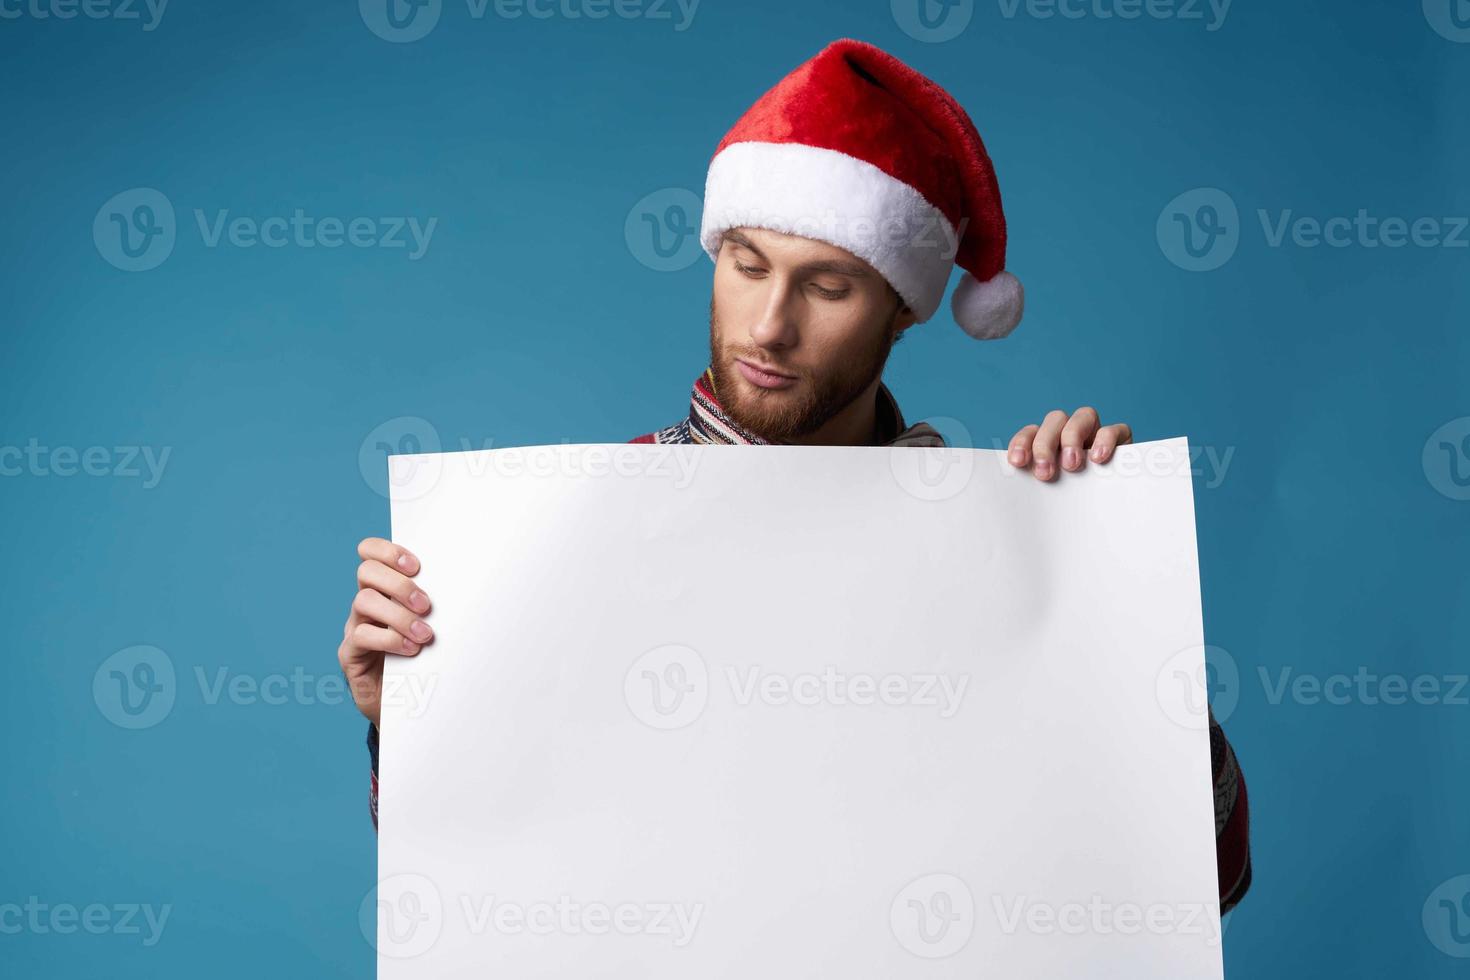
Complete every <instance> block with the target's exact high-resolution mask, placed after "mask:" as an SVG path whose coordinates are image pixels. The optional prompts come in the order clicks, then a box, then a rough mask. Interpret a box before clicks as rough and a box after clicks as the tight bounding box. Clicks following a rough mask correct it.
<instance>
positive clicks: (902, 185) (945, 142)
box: [700, 39, 1024, 340]
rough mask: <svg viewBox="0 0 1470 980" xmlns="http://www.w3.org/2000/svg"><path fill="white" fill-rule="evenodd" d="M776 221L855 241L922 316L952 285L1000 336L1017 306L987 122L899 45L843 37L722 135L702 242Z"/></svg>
mask: <svg viewBox="0 0 1470 980" xmlns="http://www.w3.org/2000/svg"><path fill="white" fill-rule="evenodd" d="M742 227H744V228H769V229H771V230H773V231H779V232H784V233H786V234H791V235H800V236H802V237H804V238H813V239H817V240H819V241H825V242H828V243H830V244H833V245H836V246H838V247H839V248H843V249H846V250H847V251H849V252H851V253H852V254H854V255H856V256H858V257H859V258H861V259H863V260H864V261H866V262H867V263H868V264H869V265H871V266H873V267H874V268H875V269H877V270H878V271H879V272H880V273H882V274H883V276H884V277H885V278H886V279H887V280H888V281H889V283H891V284H892V286H893V288H894V289H895V290H897V292H898V294H899V295H900V296H902V297H903V300H904V302H905V303H907V304H908V306H909V307H910V308H911V309H912V310H913V311H914V313H915V315H916V316H917V318H918V321H919V322H921V323H922V322H923V321H925V320H928V319H929V318H930V317H932V316H933V315H934V314H935V312H936V311H938V309H939V304H940V302H941V301H942V300H943V299H944V290H945V286H946V284H947V283H948V281H949V273H950V270H951V268H952V267H953V266H955V265H959V266H960V267H961V268H962V269H964V270H965V273H966V275H965V276H964V278H963V279H962V280H961V281H960V284H959V286H958V287H957V288H956V289H955V293H954V298H953V300H952V302H951V308H952V310H953V312H954V317H955V320H956V321H957V322H958V323H959V325H960V326H961V327H963V328H964V330H965V332H966V333H968V334H969V335H970V336H972V337H976V338H978V339H982V340H988V339H991V338H995V337H1004V336H1005V335H1006V334H1008V333H1010V332H1011V330H1013V329H1014V328H1015V326H1016V324H1017V323H1019V322H1020V320H1021V308H1022V304H1023V299H1024V294H1023V291H1022V289H1021V283H1020V280H1018V279H1017V278H1016V277H1015V276H1013V275H1011V274H1010V273H1009V272H1006V271H1005V257H1006V222H1005V214H1004V213H1003V212H1002V210H1001V204H1000V187H999V186H998V185H997V183H996V179H995V169H994V168H993V167H992V166H991V163H990V157H989V156H988V155H987V154H986V152H985V145H984V144H983V143H981V142H980V134H979V133H978V132H977V131H976V130H975V125H974V123H972V122H971V121H970V117H969V116H967V115H966V114H965V110H964V109H962V108H960V106H959V103H957V102H955V100H954V99H953V98H952V97H951V96H950V94H949V93H948V92H946V91H945V90H944V89H942V88H940V87H939V86H938V85H936V84H935V83H934V82H932V81H930V80H929V79H927V78H925V77H924V76H923V75H921V74H919V73H918V72H916V71H914V70H913V69H912V68H910V67H909V66H908V65H906V64H904V63H903V62H901V61H899V60H898V59H897V58H895V57H893V56H892V55H890V54H888V53H886V52H884V51H882V50H880V49H878V48H876V47H874V46H873V45H871V44H864V43H863V42H861V41H854V40H850V39H844V40H840V41H836V42H834V43H832V44H830V45H828V46H827V47H826V48H825V49H824V50H823V51H822V52H821V53H819V54H818V55H817V56H816V57H814V58H812V59H811V60H810V61H808V62H806V64H804V65H801V66H800V67H799V68H797V69H796V70H795V71H793V72H792V73H791V74H790V75H787V76H786V77H785V78H784V79H782V80H781V82H780V83H779V84H778V85H777V86H776V87H775V88H773V89H771V90H770V91H769V92H767V93H766V94H765V95H763V96H761V98H760V99H759V100H758V101H757V102H756V103H755V105H753V106H751V107H750V109H749V110H748V111H747V112H746V113H745V115H744V116H742V117H741V118H740V121H739V122H737V123H736V124H735V126H734V128H733V129H731V130H730V132H729V133H728V134H727V135H726V136H725V138H724V140H723V141H721V143H720V145H719V148H718V149H716V151H715V155H714V159H713V160H712V161H711V162H710V167H709V175H708V178H707V179H706V182H705V191H704V216H703V219H702V221H701V227H700V243H701V244H702V245H703V246H704V249H705V251H706V252H708V253H709V255H710V257H711V258H714V257H715V256H716V255H718V253H719V250H720V240H721V237H722V236H723V235H724V233H725V232H726V231H728V230H729V229H731V228H742Z"/></svg>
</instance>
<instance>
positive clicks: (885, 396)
mask: <svg viewBox="0 0 1470 980" xmlns="http://www.w3.org/2000/svg"><path fill="white" fill-rule="evenodd" d="M878 432H879V433H881V434H882V435H881V437H880V441H879V443H878V444H879V445H882V446H943V445H944V437H943V436H941V435H940V434H939V432H938V430H936V429H935V428H934V427H933V426H931V425H930V424H929V423H927V422H919V423H917V424H915V425H910V426H905V425H904V422H903V414H902V413H901V412H900V411H899V410H898V402H897V401H895V400H894V398H893V393H892V392H890V391H889V390H888V386H887V385H883V384H880V385H879V386H878ZM633 441H634V442H652V443H661V444H664V443H670V444H690V443H694V444H699V445H718V446H769V445H771V444H772V443H771V440H769V439H765V438H762V437H761V436H758V435H756V434H755V433H754V432H751V431H750V430H748V429H744V428H742V427H741V426H740V424H739V423H737V422H736V421H735V420H734V419H732V418H730V416H729V415H728V414H727V413H726V412H725V410H724V409H723V408H721V407H720V402H719V399H717V398H716V397H715V376H714V372H713V371H711V370H710V369H709V368H705V371H704V373H703V374H701V375H700V376H699V377H698V378H696V379H695V381H694V391H693V393H692V394H691V395H690V396H689V416H688V418H684V419H681V420H679V421H678V422H676V423H674V424H673V425H671V426H669V427H667V428H664V429H659V430H658V431H657V432H650V433H649V434H648V435H646V436H639V437H638V438H637V439H634V440H633Z"/></svg>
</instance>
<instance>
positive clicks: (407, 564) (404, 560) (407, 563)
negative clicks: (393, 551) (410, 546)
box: [398, 552, 413, 572]
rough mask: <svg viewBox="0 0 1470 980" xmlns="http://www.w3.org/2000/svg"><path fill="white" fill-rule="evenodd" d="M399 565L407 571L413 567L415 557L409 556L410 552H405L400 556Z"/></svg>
mask: <svg viewBox="0 0 1470 980" xmlns="http://www.w3.org/2000/svg"><path fill="white" fill-rule="evenodd" d="M398 567H399V568H401V569H403V570H404V571H405V572H406V571H408V570H409V569H410V568H412V567H413V559H412V558H410V557H408V552H404V553H403V554H401V555H399V556H398Z"/></svg>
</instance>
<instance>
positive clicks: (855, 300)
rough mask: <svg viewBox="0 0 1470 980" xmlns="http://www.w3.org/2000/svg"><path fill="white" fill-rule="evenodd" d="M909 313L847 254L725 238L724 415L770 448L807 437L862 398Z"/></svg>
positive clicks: (719, 311) (718, 280) (787, 239)
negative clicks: (778, 443) (755, 435)
mask: <svg viewBox="0 0 1470 980" xmlns="http://www.w3.org/2000/svg"><path fill="white" fill-rule="evenodd" d="M913 322H914V316H913V313H912V312H910V311H909V310H908V308H907V307H906V306H904V305H903V303H902V302H901V301H900V300H899V298H898V294H897V293H895V292H894V291H893V288H892V287H891V286H889V285H888V282H887V281H886V280H885V279H884V278H883V277H882V276H881V275H880V274H879V273H878V272H877V270H875V269H874V268H873V267H872V266H870V265H868V264H867V263H866V262H864V261H863V260H861V259H859V258H857V257H856V256H854V255H853V254H852V253H851V252H848V251H846V250H844V249H841V248H838V247H836V246H835V245H829V244H827V243H826V242H819V241H814V240H812V239H810V238H798V237H796V236H794V235H785V234H781V233H780V232H775V231H768V230H765V229H762V228H740V229H735V230H733V231H728V232H726V233H725V236H724V241H723V243H722V244H721V246H720V252H719V255H718V257H717V259H716V262H715V283H714V296H713V299H712V300H711V302H710V335H709V344H710V366H711V367H712V369H713V370H714V375H715V389H716V393H717V395H718V397H719V400H720V405H721V406H722V407H723V408H724V409H725V411H726V412H728V413H729V414H730V416H731V418H733V419H734V420H735V421H736V422H737V423H739V424H740V425H741V426H743V427H744V428H746V429H749V430H751V431H753V432H755V433H757V434H759V435H761V436H764V437H765V438H767V439H770V440H772V441H776V442H780V441H786V440H790V439H794V438H799V437H801V436H806V435H810V434H811V433H813V432H815V431H817V430H818V429H820V428H821V427H822V426H823V425H824V424H825V423H827V422H828V421H829V420H830V419H832V417H833V416H835V415H836V414H837V413H838V412H840V411H842V409H844V408H846V407H847V406H848V405H850V404H852V403H853V401H854V400H855V399H857V398H858V397H859V396H860V395H863V394H865V393H868V392H871V391H874V390H876V388H877V384H878V378H879V377H880V376H881V375H882V373H883V365H884V364H885V363H887V361H888V354H889V351H890V350H891V349H892V347H893V342H894V340H895V339H896V338H897V336H898V334H899V333H900V332H901V331H902V330H904V329H906V328H907V327H908V326H910V325H911V324H912V323H913Z"/></svg>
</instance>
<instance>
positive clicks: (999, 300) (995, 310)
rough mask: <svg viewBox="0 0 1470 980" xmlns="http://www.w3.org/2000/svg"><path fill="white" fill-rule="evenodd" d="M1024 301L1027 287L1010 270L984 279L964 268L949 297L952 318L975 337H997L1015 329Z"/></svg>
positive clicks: (982, 338) (991, 338) (1019, 319)
mask: <svg viewBox="0 0 1470 980" xmlns="http://www.w3.org/2000/svg"><path fill="white" fill-rule="evenodd" d="M1025 305H1026V290H1024V289H1022V288H1021V280H1019V279H1017V278H1016V277H1015V276H1013V275H1011V274H1010V273H1009V272H1000V273H997V274H996V276H995V278H994V279H991V280H989V281H987V282H980V281H979V280H978V279H976V278H975V277H974V276H972V275H970V274H969V273H968V272H967V273H965V275H964V278H963V279H961V280H960V284H959V285H958V286H956V287H955V291H954V298H953V299H952V300H950V309H951V310H953V311H954V319H955V322H956V323H958V324H959V325H960V327H961V328H962V329H963V330H964V331H965V333H967V334H969V335H970V336H971V337H974V338H975V339H976V340H996V339H999V338H1001V337H1004V336H1005V335H1006V334H1008V333H1010V332H1011V331H1012V330H1014V329H1016V324H1018V323H1020V322H1021V311H1022V309H1023V308H1024V307H1025Z"/></svg>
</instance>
